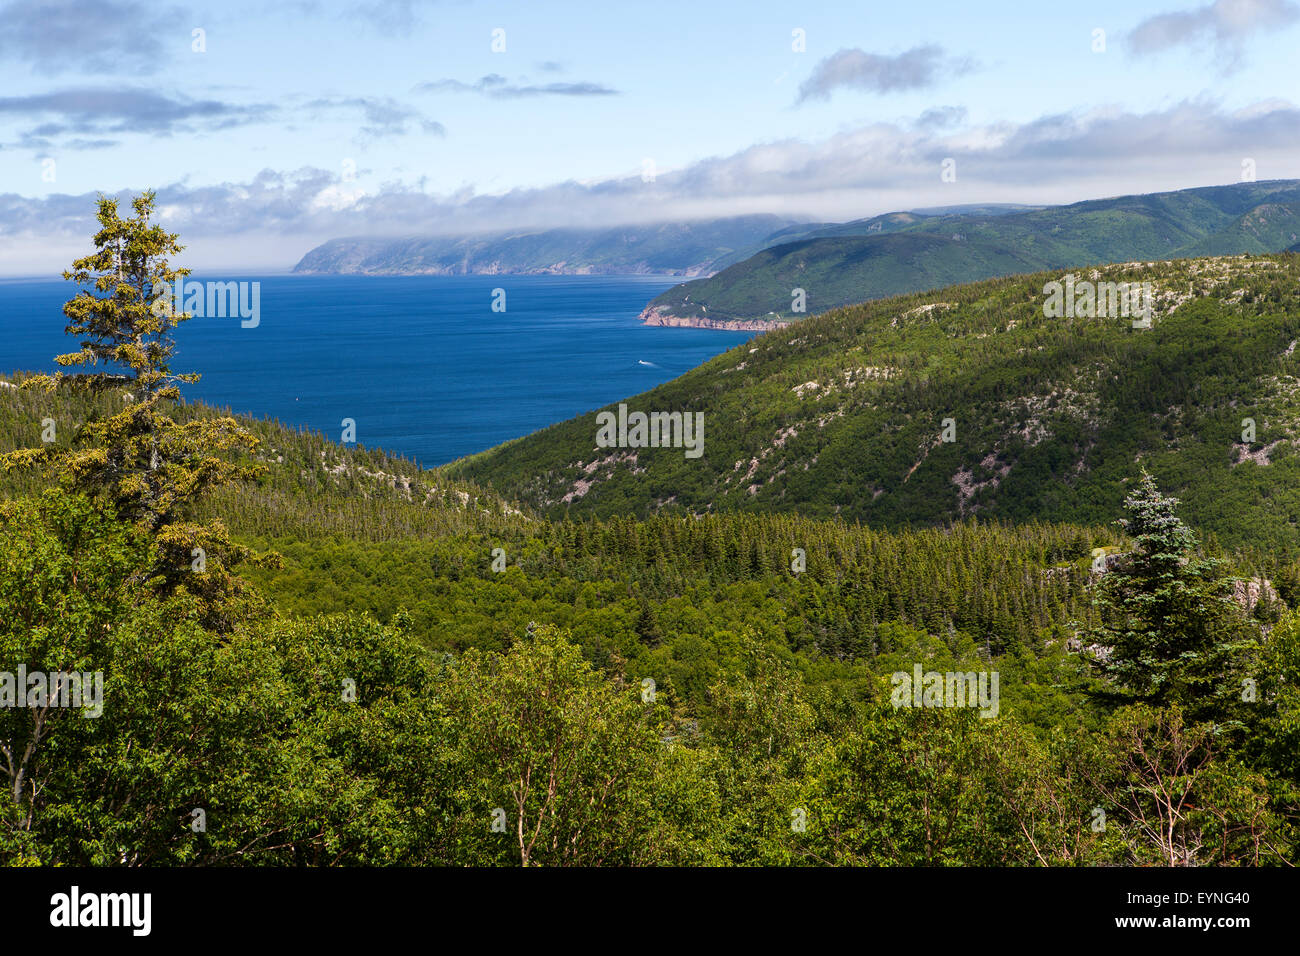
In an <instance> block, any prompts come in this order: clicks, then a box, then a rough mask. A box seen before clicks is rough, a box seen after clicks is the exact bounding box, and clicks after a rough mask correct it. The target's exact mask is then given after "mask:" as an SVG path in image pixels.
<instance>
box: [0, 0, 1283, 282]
mask: <svg viewBox="0 0 1300 956" xmlns="http://www.w3.org/2000/svg"><path fill="white" fill-rule="evenodd" d="M196 29H201V30H202V31H203V46H204V47H205V50H204V51H203V52H195V51H194V49H193V47H194V45H195V41H194V34H193V31H194V30H196ZM1097 29H1101V30H1104V31H1105V50H1104V52H1096V51H1094V46H1096V45H1097V43H1096V39H1095V37H1094V30H1097ZM495 30H503V31H504V50H503V51H500V50H498V51H494V50H493V43H494V33H493V31H495ZM796 30H800V31H803V34H802V35H803V37H804V42H803V49H802V50H801V51H797V50H795V49H793V47H794V46H795V45H796V38H795V36H794V31H796ZM1298 39H1300V6H1298V5H1297V4H1296V3H1291V2H1287V0H1231V2H1228V0H1218V2H1214V3H1207V4H1186V3H1179V2H1178V0H1156V2H1149V3H1133V2H1124V3H1120V2H1115V3H1111V2H1089V3H1087V4H1073V3H1067V4H1042V5H1039V4H1026V3H1023V2H1019V3H983V4H972V3H969V2H967V3H957V2H953V3H945V2H938V3H936V2H927V3H924V4H920V3H916V4H900V3H896V2H895V3H862V2H855V3H818V4H799V3H791V2H765V0H746V2H743V3H730V2H718V3H700V2H692V3H687V2H675V0H661V2H656V3H640V2H629V3H622V2H609V3H604V4H597V3H592V2H590V0H586V2H581V3H577V2H574V3H569V2H542V0H532V2H523V3H518V2H517V3H490V2H475V0H442V2H416V0H408V2H391V0H378V2H365V0H361V2H343V3H327V2H319V3H312V2H305V3H290V4H268V3H260V4H245V3H239V2H234V3H223V4H213V5H186V4H184V3H170V2H166V0H164V2H162V3H157V4H146V3H136V2H132V0H103V2H98V3H88V2H86V0H53V2H29V0H15V2H8V3H5V2H4V0H0V81H2V82H0V190H2V191H0V274H9V275H15V274H22V275H32V274H42V273H44V272H47V271H48V272H54V271H57V270H59V269H61V268H62V267H63V266H65V265H66V264H67V262H68V261H70V257H71V256H73V255H76V254H79V253H81V252H84V251H85V248H86V245H87V238H88V236H89V235H90V234H91V232H92V231H93V221H92V216H93V200H94V196H95V194H96V193H97V192H106V193H110V194H123V195H125V194H126V193H129V192H135V191H138V190H140V189H143V188H155V189H157V190H158V192H159V199H160V205H161V207H162V209H163V211H164V213H165V222H166V224H167V225H168V226H169V227H170V228H173V229H177V230H179V231H180V232H181V234H182V237H183V238H184V240H185V241H186V242H187V243H188V245H189V247H190V248H189V252H188V261H187V263H186V264H189V265H197V266H199V267H203V268H226V269H231V270H235V269H253V270H257V269H263V270H266V269H279V268H286V267H288V266H291V265H292V264H293V263H294V262H296V261H297V259H298V258H299V257H301V255H302V254H303V253H305V252H306V251H307V250H308V249H309V248H311V247H312V246H313V245H315V244H317V243H319V242H321V241H323V240H325V239H328V238H332V237H334V236H340V235H359V234H371V235H416V234H438V233H468V232H479V231H490V230H504V229H522V228H543V227H547V226H560V225H618V224H625V223H636V222H646V221H655V220H665V219H675V218H698V217H703V216H715V215H733V214H740V213H747V212H778V213H782V214H786V215H790V216H794V217H800V218H805V217H806V218H814V219H827V220H844V219H852V218H858V217H861V216H867V215H873V214H876V213H880V212H884V211H888V210H892V209H900V208H915V207H922V206H929V205H936V204H944V203H958V202H982V201H1002V202H1068V201H1075V200H1080V199H1087V198H1094V197H1097V196H1105V195H1116V194H1121V193H1130V192H1150V191H1154V190H1160V189H1171V188H1181V187H1186V186H1198V185H1210V184H1219V183H1228V182H1235V181H1237V180H1239V179H1240V178H1241V164H1242V162H1243V161H1244V160H1246V159H1252V160H1254V163H1255V169H1256V174H1257V176H1258V178H1260V179H1275V178H1291V177H1300V149H1297V145H1300V107H1297V101H1298V100H1300V93H1297V91H1296V90H1295V86H1296V75H1297V71H1296V69H1295V54H1294V50H1295V47H1296V43H1297V40H1298ZM496 45H497V47H498V48H499V47H500V46H501V45H502V44H501V34H497V35H496ZM946 158H952V159H953V160H954V161H955V169H956V181H955V182H944V181H943V180H942V179H941V176H940V169H941V163H942V161H943V160H944V159H946ZM651 171H652V172H653V176H649V175H643V174H648V173H649V172H651Z"/></svg>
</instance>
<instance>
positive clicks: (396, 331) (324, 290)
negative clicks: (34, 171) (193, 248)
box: [0, 274, 754, 466]
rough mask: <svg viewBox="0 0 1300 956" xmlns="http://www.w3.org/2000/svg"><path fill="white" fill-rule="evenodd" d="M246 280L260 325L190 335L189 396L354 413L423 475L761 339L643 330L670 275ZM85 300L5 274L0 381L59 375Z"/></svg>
mask: <svg viewBox="0 0 1300 956" xmlns="http://www.w3.org/2000/svg"><path fill="white" fill-rule="evenodd" d="M208 278H212V277H207V276H204V275H201V274H195V275H193V276H191V277H190V278H189V280H188V282H189V283H194V282H205V281H206V280H207V279H208ZM232 280H233V281H243V282H254V281H256V282H259V283H260V287H259V293H260V294H259V303H258V305H259V309H258V315H257V322H256V325H253V324H252V322H251V320H241V319H240V318H239V317H238V316H233V317H226V318H220V317H207V316H205V317H196V318H194V319H192V320H191V321H189V322H186V323H184V324H183V325H182V326H181V327H180V328H179V329H178V330H177V333H176V339H177V350H176V357H175V361H174V363H173V368H174V370H175V371H181V372H184V371H197V372H199V373H200V374H202V376H203V378H202V380H201V381H199V382H198V383H197V384H195V385H191V386H188V387H184V394H185V395H186V397H187V398H190V399H197V400H202V401H204V402H207V403H209V404H212V405H216V406H219V407H229V408H230V409H231V410H232V411H234V412H237V413H244V414H248V415H252V416H255V417H259V418H273V419H278V420H279V421H281V422H283V423H285V424H287V425H293V426H305V427H307V428H310V429H313V430H316V431H320V432H322V433H323V434H325V435H326V436H327V437H329V438H332V439H334V440H338V439H339V438H340V437H341V436H342V422H343V419H345V418H350V419H353V420H354V421H355V422H356V439H357V443H358V444H359V445H364V446H367V447H372V448H383V449H385V450H387V451H390V452H395V453H398V454H401V455H404V456H406V457H408V458H412V459H414V460H416V461H418V462H420V463H421V464H423V465H425V466H433V465H438V464H442V463H444V462H448V461H451V460H453V459H455V458H459V457H461V456H463V455H468V454H472V453H473V452H477V451H482V450H483V449H485V448H490V447H492V446H493V445H497V444H500V443H501V442H503V441H508V440H509V439H511V438H517V437H519V436H521V435H526V434H528V433H529V432H532V431H536V430H537V429H539V428H544V427H546V426H547V425H550V424H553V423H555V422H559V421H563V420H564V419H567V418H571V417H573V416H574V415H578V414H581V413H583V412H587V411H590V410H592V409H594V408H599V407H600V406H602V405H606V404H609V403H610V402H613V401H616V400H618V399H621V398H625V397H627V396H630V395H635V394H637V393H639V392H643V391H645V390H646V389H650V388H653V387H654V386H656V385H658V384H660V383H662V382H665V381H668V380H669V379H672V378H676V377H677V376H678V375H680V374H682V373H683V372H686V371H688V370H689V369H691V368H693V367H695V366H696V365H699V364H700V363H701V362H704V361H706V360H707V359H709V358H711V357H712V356H714V355H717V354H718V353H720V352H724V351H726V350H727V349H729V348H732V347H733V346H736V345H738V344H740V343H741V342H744V341H746V340H747V339H749V338H751V337H752V336H753V334H754V333H752V332H722V331H715V330H709V329H673V328H660V327H654V326H644V325H641V324H640V322H639V321H638V320H637V316H638V314H639V313H640V311H641V309H642V308H644V307H645V304H646V303H647V302H648V301H649V300H650V299H652V298H654V297H655V296H656V295H658V294H659V293H660V292H662V291H664V290H665V289H668V288H670V287H671V286H673V285H675V284H676V280H673V279H671V278H663V277H645V276H296V275H280V276H269V277H257V276H222V277H220V281H223V282H224V281H232ZM498 289H502V290H504V293H505V294H504V301H502V297H501V295H500V294H499V293H496V292H495V290H498ZM75 292H76V286H74V285H73V284H72V283H71V282H64V281H61V280H53V281H46V280H0V374H7V373H9V372H11V371H13V370H16V369H21V370H25V371H38V370H54V369H55V368H57V366H55V364H54V362H53V361H52V359H53V356H54V355H56V354H60V353H63V352H71V351H75V350H76V348H77V345H76V341H75V340H74V339H73V338H71V337H70V336H67V335H65V334H64V332H63V328H64V326H65V325H66V323H67V320H66V318H65V317H64V315H63V313H62V311H61V309H62V305H63V303H64V302H65V301H66V300H67V299H68V298H70V297H71V296H72V295H73V294H75ZM249 298H250V299H251V296H249ZM494 301H495V302H496V303H497V306H498V308H501V307H502V306H504V311H493V303H494ZM245 326H249V327H245Z"/></svg>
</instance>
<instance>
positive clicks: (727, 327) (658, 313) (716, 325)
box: [641, 306, 790, 332]
mask: <svg viewBox="0 0 1300 956" xmlns="http://www.w3.org/2000/svg"><path fill="white" fill-rule="evenodd" d="M641 322H642V324H644V325H663V326H668V327H670V328H677V329H721V330H723V331H726V332H767V331H768V330H770V329H783V328H785V327H786V326H787V325H790V323H789V322H788V321H785V320H784V319H774V320H772V321H771V322H766V321H762V320H759V319H706V318H702V317H700V316H681V315H673V314H672V313H671V312H668V311H667V310H665V309H663V308H662V307H660V306H650V307H649V308H647V309H645V310H644V311H643V312H642V313H641Z"/></svg>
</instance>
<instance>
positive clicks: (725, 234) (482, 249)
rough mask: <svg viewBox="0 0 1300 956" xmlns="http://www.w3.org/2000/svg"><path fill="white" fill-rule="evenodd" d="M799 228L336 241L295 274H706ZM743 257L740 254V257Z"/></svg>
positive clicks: (692, 227) (750, 220) (667, 226)
mask: <svg viewBox="0 0 1300 956" xmlns="http://www.w3.org/2000/svg"><path fill="white" fill-rule="evenodd" d="M793 225H795V221H794V220H792V219H787V218H783V217H781V216H773V215H752V216H735V217H732V218H728V219H713V220H704V221H700V222H677V223H660V224H657V225H645V226H619V227H616V228H603V229H547V230H535V231H517V232H501V233H494V234H490V235H480V236H440V237H423V238H418V237H417V238H407V239H368V238H351V239H331V240H330V241H329V242H326V243H324V244H322V245H320V246H317V247H316V248H315V249H312V250H311V251H310V252H308V253H307V254H306V255H305V256H303V257H302V260H301V261H300V262H299V263H298V264H297V265H296V266H295V267H294V270H293V271H294V272H297V273H315V274H330V273H339V274H350V275H471V274H479V275H504V274H511V273H513V274H525V275H545V274H558V275H583V274H588V275H638V274H645V275H680V276H698V275H708V274H711V273H712V272H715V271H716V270H717V269H719V268H722V265H723V264H729V263H730V262H733V261H739V259H743V258H745V257H746V256H748V255H750V254H752V252H753V251H755V250H756V249H758V248H761V244H762V243H763V241H764V240H765V239H766V237H768V236H770V235H771V234H773V233H775V232H779V231H780V230H782V229H785V228H787V227H790V226H793ZM738 253H739V254H740V255H739V256H738V255H737V254H738Z"/></svg>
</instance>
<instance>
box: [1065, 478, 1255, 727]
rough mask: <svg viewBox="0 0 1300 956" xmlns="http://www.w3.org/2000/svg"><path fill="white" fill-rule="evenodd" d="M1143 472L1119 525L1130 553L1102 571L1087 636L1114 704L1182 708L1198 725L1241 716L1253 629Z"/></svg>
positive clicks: (1226, 582)
mask: <svg viewBox="0 0 1300 956" xmlns="http://www.w3.org/2000/svg"><path fill="white" fill-rule="evenodd" d="M1177 506H1178V499H1177V498H1171V497H1169V496H1166V495H1163V494H1161V492H1160V490H1159V488H1157V487H1156V483H1155V479H1153V478H1152V477H1151V475H1150V474H1148V473H1147V472H1145V471H1143V473H1142V476H1141V479H1140V480H1139V482H1138V486H1137V488H1136V489H1135V490H1134V491H1133V493H1132V494H1130V495H1129V497H1128V498H1127V499H1125V502H1124V508H1125V511H1126V512H1127V513H1128V517H1126V518H1123V519H1121V520H1120V522H1119V523H1120V525H1121V526H1122V527H1123V528H1124V530H1125V531H1126V532H1127V533H1128V534H1129V536H1130V537H1131V538H1132V539H1133V543H1134V545H1135V547H1134V549H1133V551H1132V552H1130V553H1129V554H1127V555H1125V556H1124V557H1123V558H1122V559H1121V560H1120V562H1119V564H1118V565H1117V566H1116V567H1115V568H1114V569H1113V570H1110V571H1107V572H1105V573H1104V574H1102V576H1101V578H1100V580H1099V581H1098V582H1097V583H1096V585H1095V588H1094V594H1093V603H1094V607H1095V608H1096V610H1097V612H1098V620H1099V622H1100V623H1098V624H1097V625H1096V626H1095V627H1092V628H1089V629H1087V631H1086V632H1085V633H1086V634H1087V638H1088V640H1089V641H1091V642H1092V643H1095V644H1097V645H1100V646H1101V647H1103V648H1105V649H1106V652H1104V653H1102V654H1100V655H1098V656H1097V658H1096V659H1095V662H1094V663H1095V664H1096V667H1097V669H1098V670H1099V671H1100V673H1101V675H1102V676H1103V677H1104V678H1105V682H1104V683H1103V684H1102V685H1101V687H1100V688H1098V689H1097V691H1096V694H1097V696H1099V697H1102V698H1104V699H1108V700H1109V701H1111V702H1113V703H1145V704H1150V705H1152V706H1157V707H1160V706H1166V705H1169V704H1174V703H1177V704H1181V705H1182V707H1183V708H1184V709H1185V711H1186V712H1187V713H1188V715H1189V716H1191V717H1192V718H1193V719H1195V720H1213V721H1220V722H1223V721H1229V720H1233V719H1235V718H1239V717H1240V716H1241V715H1242V714H1243V710H1242V707H1243V687H1244V686H1245V684H1244V682H1245V680H1246V679H1247V678H1248V677H1249V676H1250V673H1251V670H1250V668H1251V662H1252V661H1253V659H1254V655H1255V652H1256V651H1257V650H1258V647H1259V640H1260V631H1259V628H1258V626H1257V625H1256V624H1255V623H1254V622H1252V621H1250V620H1249V619H1248V618H1247V616H1246V614H1245V612H1244V610H1243V609H1242V608H1241V606H1240V605H1239V604H1237V602H1236V601H1234V599H1233V596H1232V593H1233V580H1232V578H1230V577H1229V576H1228V575H1227V571H1226V567H1225V562H1223V561H1222V560H1220V559H1217V558H1212V557H1205V556H1202V555H1199V554H1198V551H1197V549H1198V541H1197V538H1196V535H1195V533H1194V532H1193V531H1192V530H1191V528H1189V527H1188V526H1187V525H1186V524H1184V523H1183V521H1182V519H1180V518H1179V517H1178V515H1177V513H1176V509H1177Z"/></svg>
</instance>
